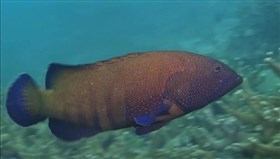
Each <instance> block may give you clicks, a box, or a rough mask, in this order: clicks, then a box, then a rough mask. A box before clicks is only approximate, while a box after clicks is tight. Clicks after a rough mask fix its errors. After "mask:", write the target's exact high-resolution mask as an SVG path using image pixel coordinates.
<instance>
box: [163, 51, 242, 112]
mask: <svg viewBox="0 0 280 159" xmlns="http://www.w3.org/2000/svg"><path fill="white" fill-rule="evenodd" d="M188 60H190V59H188ZM186 61H187V60H186ZM185 65H186V66H185V69H183V70H182V71H179V72H176V73H174V74H173V75H171V76H170V77H169V78H168V80H167V82H166V86H165V91H164V97H165V98H166V99H168V100H171V101H174V102H175V103H177V104H178V106H179V107H180V108H181V109H182V110H183V111H184V112H185V113H189V112H192V111H194V110H196V109H200V108H202V107H204V106H206V105H207V104H209V103H211V102H213V101H215V100H217V99H218V98H220V97H222V96H223V95H225V94H227V93H228V92H229V91H231V90H232V89H234V88H235V87H237V86H238V85H240V84H241V83H242V77H241V76H240V75H238V74H237V73H236V72H235V71H234V70H233V69H231V68H230V67H229V66H227V65H226V64H224V63H222V62H220V61H218V60H215V59H212V58H208V57H205V56H200V55H198V56H196V55H194V56H193V57H191V60H190V62H186V64H185Z"/></svg>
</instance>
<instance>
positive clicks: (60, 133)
mask: <svg viewBox="0 0 280 159" xmlns="http://www.w3.org/2000/svg"><path fill="white" fill-rule="evenodd" d="M49 128H50V130H51V132H52V133H53V134H54V135H55V136H56V137H58V138H61V139H63V140H65V141H75V140H79V139H81V138H83V137H90V136H93V135H95V134H97V133H98V132H100V131H99V130H98V129H95V128H91V127H88V126H84V125H75V124H72V123H68V122H65V121H62V120H59V119H55V118H50V119H49Z"/></svg>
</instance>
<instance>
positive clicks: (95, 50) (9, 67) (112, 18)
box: [1, 1, 241, 88]
mask: <svg viewBox="0 0 280 159" xmlns="http://www.w3.org/2000/svg"><path fill="white" fill-rule="evenodd" d="M240 5H241V3H240V2H221V1H205V2H182V1H181V2H149V1H143V2H141V1H135V2H133V1H131V2H127V1H123V2H102V1H98V2H87V1H84V2H77V1H71V2H63V1H60V2H56V1H51V2H46V1H42V2H34V1H21V2H18V1H16V2H13V1H3V2H2V17H1V19H2V39H1V43H2V73H3V76H2V82H3V83H2V86H3V87H4V88H7V85H8V84H9V83H10V81H11V80H13V79H14V78H15V77H16V76H17V75H18V74H19V73H21V72H29V73H31V74H35V75H38V76H40V78H38V77H35V78H37V79H38V80H39V81H40V80H43V78H41V77H43V76H44V72H45V71H46V68H47V66H48V64H49V63H51V62H60V63H68V64H78V63H85V62H94V61H97V60H101V59H106V58H111V57H114V56H117V55H123V54H126V53H130V52H139V51H151V50H166V49H168V50H186V51H192V52H201V53H202V54H207V53H209V52H211V51H212V50H213V49H215V48H213V45H215V43H217V41H218V39H217V38H218V36H220V37H221V38H224V36H226V35H224V34H226V33H220V31H222V32H224V30H223V28H222V27H221V26H220V25H223V22H224V21H229V23H232V22H231V17H232V16H233V14H234V11H235V10H236V9H237V8H238V6H240ZM232 21H234V19H233V18H232ZM220 29H222V30H220ZM215 38H216V39H215ZM217 53H221V52H219V51H217Z"/></svg>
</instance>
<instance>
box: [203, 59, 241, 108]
mask: <svg viewBox="0 0 280 159" xmlns="http://www.w3.org/2000/svg"><path fill="white" fill-rule="evenodd" d="M204 69H205V70H204V71H202V72H206V73H204V76H205V77H203V78H200V80H204V81H203V82H202V83H205V88H204V89H206V90H207V89H208V90H207V91H206V92H208V93H209V94H208V95H206V98H208V99H207V100H208V102H209V103H210V102H212V101H214V100H216V99H218V98H220V97H222V96H223V95H225V94H227V93H228V92H230V91H231V90H232V89H234V88H236V87H237V86H239V85H240V84H241V83H242V81H243V79H242V77H241V76H240V75H239V74H237V73H236V72H235V71H234V70H233V69H232V68H230V67H229V66H228V65H226V64H224V63H222V62H220V61H218V60H214V59H209V60H208V62H207V64H206V66H205V67H204ZM202 75H203V74H202ZM198 80H199V79H198ZM205 80H206V81H205Z"/></svg>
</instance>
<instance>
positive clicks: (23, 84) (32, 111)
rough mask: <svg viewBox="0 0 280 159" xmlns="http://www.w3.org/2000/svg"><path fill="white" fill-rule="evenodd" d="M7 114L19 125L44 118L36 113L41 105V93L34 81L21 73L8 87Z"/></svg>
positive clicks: (25, 124)
mask: <svg viewBox="0 0 280 159" xmlns="http://www.w3.org/2000/svg"><path fill="white" fill-rule="evenodd" d="M6 104H7V111H8V114H9V116H10V117H11V118H12V119H13V120H14V121H15V122H16V123H17V124H19V125H21V126H25V127H27V126H30V125H33V124H36V123H38V122H40V121H43V120H44V119H46V117H45V116H43V115H41V114H40V113H38V112H39V111H40V107H42V106H43V105H42V104H43V102H42V93H41V92H40V90H39V88H38V86H37V85H36V83H35V81H34V80H33V79H32V78H31V77H30V76H29V75H28V74H22V75H20V76H19V78H18V79H17V80H16V81H15V82H14V83H13V85H12V86H11V87H10V89H9V92H8V97H7V103H6Z"/></svg>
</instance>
